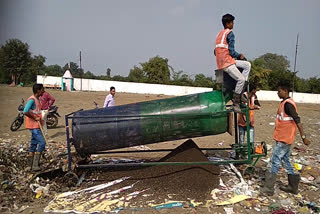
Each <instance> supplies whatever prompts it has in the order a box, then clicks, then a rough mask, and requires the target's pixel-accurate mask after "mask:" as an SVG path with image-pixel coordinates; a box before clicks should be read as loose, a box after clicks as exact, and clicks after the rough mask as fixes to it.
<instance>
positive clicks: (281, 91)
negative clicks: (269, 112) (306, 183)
mask: <svg viewBox="0 0 320 214" xmlns="http://www.w3.org/2000/svg"><path fill="white" fill-rule="evenodd" d="M289 91H290V87H289V84H280V85H279V86H278V96H279V97H280V99H282V101H281V103H280V106H279V109H278V111H277V117H276V126H275V129H274V133H273V139H274V140H275V141H276V142H275V143H274V145H273V152H272V157H271V169H270V171H269V170H267V171H266V176H265V184H264V187H262V188H261V189H260V192H261V193H262V194H267V195H269V196H272V195H273V194H274V185H275V182H276V178H277V174H278V171H279V167H280V164H282V166H283V167H284V168H285V169H286V171H287V174H288V182H289V185H288V186H280V189H281V190H282V191H285V192H288V193H293V194H297V193H298V186H299V181H300V175H299V174H296V173H295V172H294V169H293V168H292V166H291V163H290V149H291V144H292V143H293V141H294V139H295V137H296V133H297V129H299V132H300V136H301V138H302V141H303V143H304V144H305V145H309V144H310V141H309V140H308V139H307V137H306V135H305V133H304V131H303V127H302V123H301V122H300V117H299V116H298V113H297V106H296V103H295V102H294V100H293V99H292V98H290V97H289Z"/></svg>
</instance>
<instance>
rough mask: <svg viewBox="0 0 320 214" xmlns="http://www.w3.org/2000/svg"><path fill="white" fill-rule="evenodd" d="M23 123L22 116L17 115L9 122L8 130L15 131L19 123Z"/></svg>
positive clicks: (19, 125)
mask: <svg viewBox="0 0 320 214" xmlns="http://www.w3.org/2000/svg"><path fill="white" fill-rule="evenodd" d="M22 124H23V118H22V117H17V118H16V119H15V120H14V121H13V122H12V124H11V126H10V130H11V131H13V132H14V131H17V130H18V129H19V128H20V127H21V125H22Z"/></svg>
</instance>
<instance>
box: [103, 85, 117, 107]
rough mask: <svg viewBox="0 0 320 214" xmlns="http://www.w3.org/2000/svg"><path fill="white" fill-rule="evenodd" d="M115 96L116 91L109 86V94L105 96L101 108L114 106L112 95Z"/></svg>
mask: <svg viewBox="0 0 320 214" xmlns="http://www.w3.org/2000/svg"><path fill="white" fill-rule="evenodd" d="M115 94H116V89H115V87H113V86H111V87H110V94H108V95H107V96H106V99H105V101H104V105H103V108H107V107H111V106H115V101H114V95H115Z"/></svg>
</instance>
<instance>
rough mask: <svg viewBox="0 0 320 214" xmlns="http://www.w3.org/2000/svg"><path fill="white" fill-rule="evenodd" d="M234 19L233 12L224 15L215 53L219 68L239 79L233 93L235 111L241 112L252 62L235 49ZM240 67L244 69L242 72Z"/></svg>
mask: <svg viewBox="0 0 320 214" xmlns="http://www.w3.org/2000/svg"><path fill="white" fill-rule="evenodd" d="M234 19H235V18H234V16H232V15H231V14H225V15H223V16H222V24H223V26H224V29H223V30H222V31H220V33H219V34H218V35H217V38H216V46H215V50H214V54H215V56H216V62H217V67H218V69H219V70H223V71H224V72H226V73H227V74H229V76H230V77H231V78H233V79H234V80H235V81H237V84H236V87H235V90H234V95H233V109H234V111H235V112H237V113H241V109H240V101H241V95H242V93H243V92H244V91H245V90H246V82H247V81H248V77H249V74H250V69H251V64H250V62H247V61H245V57H244V55H243V54H239V53H238V52H236V51H235V47H234V44H235V36H234V34H233V32H232V29H233V24H234V23H233V21H234ZM235 59H240V60H235ZM238 68H241V69H243V71H242V73H241V72H240V71H239V69H238Z"/></svg>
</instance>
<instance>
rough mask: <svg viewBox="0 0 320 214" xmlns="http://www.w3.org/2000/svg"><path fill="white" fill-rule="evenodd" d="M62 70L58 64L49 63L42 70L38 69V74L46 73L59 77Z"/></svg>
mask: <svg viewBox="0 0 320 214" xmlns="http://www.w3.org/2000/svg"><path fill="white" fill-rule="evenodd" d="M63 73H64V72H63V70H62V68H61V66H60V65H49V66H45V67H44V69H43V70H42V71H40V74H42V75H47V76H57V77H61V76H62V75H63Z"/></svg>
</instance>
